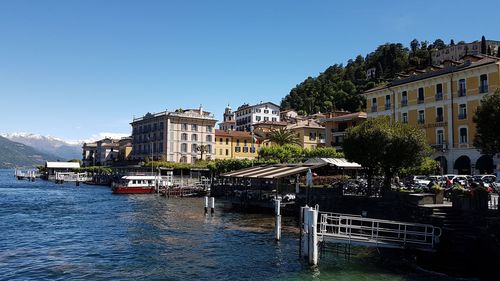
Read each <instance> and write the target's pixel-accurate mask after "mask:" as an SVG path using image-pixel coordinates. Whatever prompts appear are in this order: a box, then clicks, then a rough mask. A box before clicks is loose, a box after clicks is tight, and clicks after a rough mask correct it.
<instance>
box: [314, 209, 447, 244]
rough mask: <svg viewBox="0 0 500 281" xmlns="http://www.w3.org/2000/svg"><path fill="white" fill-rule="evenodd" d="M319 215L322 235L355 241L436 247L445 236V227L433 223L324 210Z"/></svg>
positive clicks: (360, 242) (319, 232) (349, 241)
mask: <svg viewBox="0 0 500 281" xmlns="http://www.w3.org/2000/svg"><path fill="white" fill-rule="evenodd" d="M319 215H320V220H319V224H320V225H319V227H318V229H319V231H318V235H321V236H323V237H326V238H328V237H332V238H334V239H336V240H344V241H346V242H348V243H353V244H355V243H359V244H365V245H373V246H377V247H401V248H405V247H416V248H426V249H433V248H434V246H435V244H436V243H437V242H438V241H439V237H440V236H441V228H439V227H434V226H433V225H429V224H419V223H406V222H398V221H390V220H379V219H371V218H364V217H360V216H353V215H344V214H335V213H323V212H320V214H319Z"/></svg>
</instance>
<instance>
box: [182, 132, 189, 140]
mask: <svg viewBox="0 0 500 281" xmlns="http://www.w3.org/2000/svg"><path fill="white" fill-rule="evenodd" d="M181 140H183V141H187V140H188V134H186V133H182V134H181Z"/></svg>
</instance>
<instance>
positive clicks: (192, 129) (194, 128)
mask: <svg viewBox="0 0 500 281" xmlns="http://www.w3.org/2000/svg"><path fill="white" fill-rule="evenodd" d="M191 131H195V132H196V131H198V125H196V124H193V125H191Z"/></svg>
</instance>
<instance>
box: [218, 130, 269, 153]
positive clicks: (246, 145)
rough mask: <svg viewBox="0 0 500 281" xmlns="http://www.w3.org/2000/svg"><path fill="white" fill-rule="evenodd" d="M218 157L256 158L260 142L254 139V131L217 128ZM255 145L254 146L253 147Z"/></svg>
mask: <svg viewBox="0 0 500 281" xmlns="http://www.w3.org/2000/svg"><path fill="white" fill-rule="evenodd" d="M215 141H216V142H215V157H216V159H255V158H257V156H258V155H259V149H260V143H258V141H253V140H252V133H250V132H243V131H223V130H215ZM252 146H253V147H252Z"/></svg>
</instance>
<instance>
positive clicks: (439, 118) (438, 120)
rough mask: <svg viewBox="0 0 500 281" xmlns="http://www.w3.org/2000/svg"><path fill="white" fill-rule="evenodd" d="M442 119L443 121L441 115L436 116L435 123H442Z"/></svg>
mask: <svg viewBox="0 0 500 281" xmlns="http://www.w3.org/2000/svg"><path fill="white" fill-rule="evenodd" d="M443 119H444V118H443V115H438V116H437V117H436V122H443Z"/></svg>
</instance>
